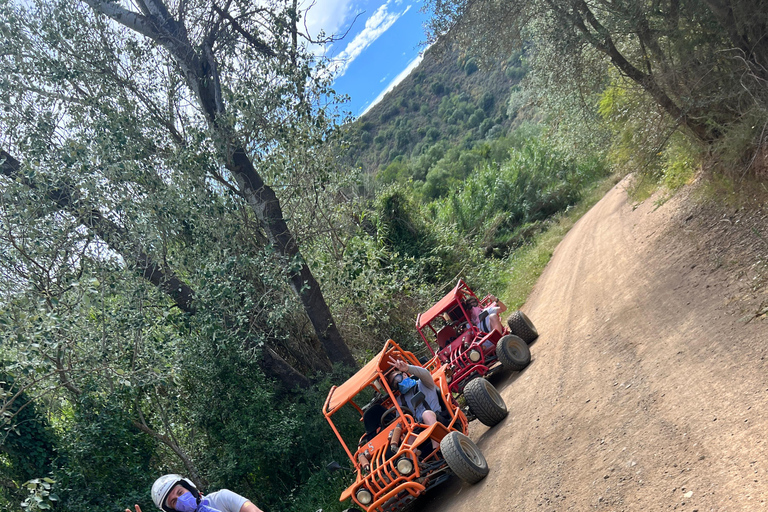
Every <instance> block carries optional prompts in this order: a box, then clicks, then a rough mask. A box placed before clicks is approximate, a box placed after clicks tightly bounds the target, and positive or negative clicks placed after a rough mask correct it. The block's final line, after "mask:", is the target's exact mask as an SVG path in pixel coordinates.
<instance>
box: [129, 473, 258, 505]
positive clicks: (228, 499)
mask: <svg viewBox="0 0 768 512" xmlns="http://www.w3.org/2000/svg"><path fill="white" fill-rule="evenodd" d="M152 501H154V502H155V505H156V506H157V508H159V509H160V510H163V511H164V512H175V511H178V512H261V510H260V509H259V508H258V507H257V506H256V505H254V504H253V503H251V502H250V501H249V500H248V499H247V498H244V497H242V496H240V495H239V494H237V493H234V492H232V491H230V490H229V489H222V490H220V491H216V492H212V493H210V494H208V495H206V496H203V495H202V494H201V493H200V492H199V491H198V490H197V487H195V484H193V483H192V482H191V481H190V480H189V479H187V478H184V477H183V476H181V475H175V474H171V475H163V476H161V477H160V478H158V479H157V480H155V483H154V484H152ZM134 508H135V509H136V512H141V507H139V506H138V505H134ZM125 512H131V509H128V508H127V509H125Z"/></svg>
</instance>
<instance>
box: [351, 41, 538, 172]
mask: <svg viewBox="0 0 768 512" xmlns="http://www.w3.org/2000/svg"><path fill="white" fill-rule="evenodd" d="M520 56H521V55H520V54H519V53H516V54H514V55H511V56H510V57H509V58H508V59H506V60H505V61H501V62H498V63H497V64H496V65H493V66H490V67H488V68H487V69H486V68H483V69H481V68H480V67H479V65H478V63H477V61H476V60H475V59H474V58H471V57H469V58H468V57H466V56H464V55H463V54H462V53H461V52H459V51H458V50H456V49H445V50H441V51H437V50H436V49H434V48H430V49H428V50H427V51H426V52H425V54H424V59H423V60H422V62H421V63H420V64H419V66H418V67H417V68H416V69H414V70H413V71H412V72H411V74H410V75H409V76H408V77H406V78H405V79H404V80H403V81H402V82H401V83H400V84H398V86H397V87H395V89H393V90H392V91H391V92H390V93H388V94H387V95H386V96H385V97H384V98H383V99H382V100H381V101H380V102H379V103H378V104H377V105H375V106H374V107H373V108H371V110H369V111H368V112H367V113H366V114H365V115H364V116H362V117H361V118H359V119H358V120H357V121H355V122H354V123H353V124H352V126H351V127H350V130H351V132H350V133H351V141H352V145H351V148H350V149H349V152H348V158H349V159H350V161H351V163H352V164H353V165H354V166H356V167H361V168H363V169H364V170H365V171H366V172H368V173H375V172H376V171H378V170H380V169H383V168H385V167H386V166H387V165H389V164H390V163H392V162H396V161H403V160H408V159H411V158H415V157H418V156H420V155H422V154H425V153H427V152H428V150H429V149H430V148H431V147H433V146H434V145H436V144H440V143H448V144H449V145H451V146H460V147H464V148H467V147H470V146H471V144H472V143H473V142H474V141H477V140H481V139H483V138H486V137H489V138H492V137H494V136H495V135H498V134H501V133H503V132H504V131H505V129H506V128H507V127H508V126H509V124H510V122H511V119H510V118H509V117H508V116H507V99H508V98H509V93H510V90H511V88H512V87H513V86H514V85H515V84H516V83H517V82H518V81H519V80H520V78H522V76H523V75H524V74H525V68H524V67H523V64H522V62H521V59H520ZM428 169H429V167H428V166H426V165H425V166H422V169H420V171H421V172H418V171H417V172H416V173H415V174H414V176H413V177H414V178H415V179H421V180H423V179H424V177H425V176H426V172H427V171H428Z"/></svg>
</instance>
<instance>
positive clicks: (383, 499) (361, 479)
mask: <svg viewBox="0 0 768 512" xmlns="http://www.w3.org/2000/svg"><path fill="white" fill-rule="evenodd" d="M389 356H393V357H394V358H396V359H398V358H399V359H402V360H404V361H406V362H407V363H408V364H412V365H417V366H420V363H419V361H418V360H417V359H416V356H414V355H413V354H412V353H411V352H407V351H404V350H403V349H401V348H400V346H399V345H398V344H397V343H395V342H394V341H392V340H388V341H387V342H386V344H385V345H384V349H383V350H382V351H381V352H380V353H379V354H378V355H376V357H374V358H373V359H372V360H371V361H369V362H368V364H366V365H365V366H364V367H363V368H362V369H361V370H360V371H358V372H357V373H356V374H355V375H353V376H352V377H351V378H350V379H349V380H347V381H346V382H345V383H344V384H342V385H341V386H333V387H332V388H331V390H330V392H329V393H328V398H327V399H326V401H325V404H324V405H323V415H324V416H325V418H326V419H327V420H328V423H329V424H330V425H331V428H332V429H333V431H334V432H335V433H336V436H337V437H338V439H339V441H340V442H341V444H342V446H343V447H344V450H345V451H346V452H347V455H348V456H349V460H350V461H351V462H352V464H353V465H354V471H355V481H354V483H352V485H350V486H349V487H347V489H346V490H344V492H342V493H341V497H340V501H346V500H348V499H351V500H352V502H353V503H354V504H355V506H357V507H360V508H362V509H363V510H365V511H366V512H373V511H377V512H390V511H396V510H405V509H407V508H409V507H410V505H411V503H413V500H415V499H416V498H417V497H418V496H419V495H421V494H423V493H424V492H426V491H428V490H429V489H431V488H432V487H434V486H436V485H438V484H439V483H441V482H443V481H444V480H445V479H446V478H448V477H449V476H450V474H451V473H453V474H456V475H457V476H458V477H459V478H461V479H462V480H465V481H467V482H469V483H475V482H477V481H479V480H481V479H482V478H483V477H485V475H487V474H488V464H487V463H486V461H485V457H484V456H483V454H482V452H481V451H480V449H479V448H478V447H477V446H476V445H475V443H473V442H472V440H471V439H469V437H467V435H466V434H467V418H466V416H465V415H464V413H463V412H462V411H461V409H460V408H459V406H458V404H457V403H456V400H455V399H454V397H453V394H452V393H451V391H450V389H449V386H448V382H447V381H446V377H445V371H444V368H443V367H438V366H437V365H436V364H432V365H430V366H427V369H428V370H429V371H430V373H431V375H432V378H433V379H434V381H435V384H436V385H437V388H438V396H439V399H440V402H441V407H442V410H443V412H442V413H441V414H442V417H443V418H442V420H441V421H438V422H437V423H435V424H434V425H429V426H428V425H426V424H421V423H418V422H417V420H416V419H415V415H414V414H413V412H411V411H410V410H409V409H408V408H406V407H404V406H402V405H400V403H399V401H398V400H397V396H398V394H399V391H398V390H397V389H395V390H393V389H391V388H390V386H389V383H388V382H387V376H388V374H389V372H390V371H392V370H393V367H391V366H390V364H389V362H388V361H389ZM436 361H437V360H436V359H435V360H433V362H436ZM477 381H478V385H480V386H482V387H483V389H484V390H485V393H486V395H487V396H486V398H487V401H486V403H487V406H488V407H491V408H493V409H494V410H495V411H496V413H497V415H498V416H499V417H500V418H503V417H504V416H505V415H506V414H507V408H506V405H505V404H504V400H503V399H502V398H501V396H500V395H499V393H498V392H497V391H496V389H495V388H494V387H493V385H492V384H490V383H489V382H488V381H486V380H485V379H477ZM419 394H421V393H419ZM421 395H422V397H421V398H423V394H421ZM416 396H417V398H415V399H414V400H418V399H419V398H418V394H417V395H416ZM363 402H366V403H365V405H362V406H361V405H360V403H363ZM411 403H412V405H414V407H416V403H414V401H412V402H411ZM345 406H346V407H345ZM349 407H351V408H353V409H354V410H356V411H357V414H359V415H360V421H361V423H362V425H363V428H361V430H363V429H364V430H365V432H364V433H363V434H362V436H361V437H360V440H359V441H357V440H349V439H348V440H347V441H349V444H351V445H352V448H350V447H349V445H348V442H347V441H345V440H344V438H343V437H342V435H341V434H340V433H339V429H337V428H336V425H335V424H334V421H333V416H334V414H336V413H338V412H339V411H341V410H345V409H346V410H349ZM444 413H447V414H444ZM432 440H435V441H436V442H438V443H439V446H440V447H439V449H435V448H433V445H432ZM393 444H394V446H396V447H397V449H396V450H392V448H391V446H392V445H393ZM355 445H356V446H355ZM329 469H341V466H340V465H338V464H337V463H332V464H331V466H329ZM350 510H354V509H350Z"/></svg>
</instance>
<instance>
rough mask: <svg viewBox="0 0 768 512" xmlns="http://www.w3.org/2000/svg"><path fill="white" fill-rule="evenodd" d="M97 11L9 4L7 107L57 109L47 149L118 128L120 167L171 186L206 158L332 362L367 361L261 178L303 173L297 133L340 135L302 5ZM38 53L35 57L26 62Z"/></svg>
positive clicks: (107, 155)
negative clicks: (325, 109)
mask: <svg viewBox="0 0 768 512" xmlns="http://www.w3.org/2000/svg"><path fill="white" fill-rule="evenodd" d="M84 5H85V4H84V3H80V4H74V5H70V4H68V3H66V2H59V3H57V4H53V5H50V4H49V5H46V4H43V3H41V4H40V5H39V6H38V7H37V8H36V9H35V10H34V11H29V12H25V9H24V8H23V7H16V8H14V7H12V6H10V5H8V6H6V7H5V10H6V11H7V13H8V15H7V18H6V19H7V20H8V22H9V24H8V26H7V29H6V32H7V33H10V34H13V35H14V36H15V39H14V45H15V48H14V50H15V51H16V53H13V52H9V55H7V56H6V58H5V62H4V63H5V68H6V69H7V70H8V72H7V74H6V75H5V77H4V82H5V83H4V84H3V89H4V90H5V91H6V92H5V96H6V98H5V102H12V101H14V100H15V101H20V102H21V103H23V104H26V106H27V108H29V109H30V110H31V111H36V112H38V113H39V115H40V117H44V116H45V111H46V109H47V111H48V112H49V118H48V124H47V125H44V126H40V125H39V124H38V125H37V129H38V130H43V131H47V133H42V132H41V131H38V133H35V134H34V135H35V136H37V137H38V139H39V140H38V142H37V144H38V145H42V144H44V141H46V140H48V141H50V140H51V139H50V136H51V135H52V134H53V133H56V132H57V131H58V132H61V131H62V130H67V137H66V138H68V139H69V143H70V144H71V145H73V146H74V147H79V146H78V144H81V142H78V141H82V137H83V136H87V137H93V136H94V132H95V131H98V130H104V129H105V128H106V127H107V123H112V126H111V127H110V128H109V129H111V130H113V131H116V133H113V134H112V136H111V137H100V139H101V140H98V143H99V144H101V147H100V148H99V151H100V152H101V153H102V154H101V155H99V157H100V158H103V159H105V160H106V159H109V160H111V161H112V163H113V165H123V166H125V165H147V164H149V163H150V162H151V165H154V166H157V167H156V169H155V172H156V175H155V177H154V178H152V179H158V178H159V177H160V175H161V174H162V173H163V172H168V170H169V169H178V171H176V172H182V173H183V172H189V170H188V167H189V164H190V163H192V162H190V161H189V160H187V161H186V162H185V161H184V158H187V159H195V161H194V165H195V166H197V167H201V166H202V167H203V168H205V170H204V172H203V173H202V174H200V173H198V174H196V175H195V178H197V179H200V180H215V181H216V182H218V183H219V185H220V186H221V187H223V188H222V190H226V191H227V192H228V193H231V194H234V195H236V196H237V197H238V198H239V200H241V201H243V203H244V204H247V205H248V206H249V207H250V208H251V209H252V211H253V212H254V214H255V215H256V217H257V219H258V221H259V223H260V226H261V228H262V229H263V231H264V233H265V235H266V241H268V243H269V245H270V246H271V247H273V248H274V250H275V253H276V256H278V257H279V258H281V259H282V260H283V261H284V264H285V266H286V277H287V279H288V282H289V283H290V285H291V287H292V288H293V289H294V292H295V293H296V294H297V296H298V297H299V299H300V301H301V303H302V305H303V308H304V310H305V311H306V313H307V315H308V317H309V319H310V321H311V322H312V325H313V326H314V329H315V331H316V333H317V336H318V339H319V340H320V342H321V344H322V345H323V347H324V351H325V353H326V354H327V357H328V358H329V359H330V360H331V362H342V363H344V364H346V365H348V366H354V365H355V362H354V359H353V357H352V355H351V353H350V351H349V349H348V348H347V347H346V345H345V344H344V342H343V340H342V339H341V337H340V335H339V333H338V329H337V328H336V326H335V324H334V322H333V318H332V316H331V314H330V311H329V309H328V307H327V305H326V304H325V301H324V299H323V295H322V292H321V290H320V287H319V284H318V283H317V281H316V280H315V278H314V277H313V275H312V273H311V271H310V269H309V266H308V264H307V263H306V261H304V258H303V257H302V254H301V252H300V251H299V245H298V241H297V240H296V237H295V236H294V235H293V233H292V231H291V229H289V227H288V225H287V223H286V222H285V219H284V218H283V212H282V209H281V206H280V202H279V200H278V198H277V196H276V194H275V192H274V190H273V189H272V188H271V187H270V186H268V185H267V184H266V183H265V182H264V179H263V177H262V174H261V173H265V172H266V173H270V174H274V173H275V172H286V170H285V169H286V168H287V169H290V167H292V164H291V163H289V162H290V157H289V156H288V154H289V153H290V151H285V150H284V149H283V148H282V145H283V144H286V143H287V142H288V141H289V140H291V138H292V137H295V138H296V139H298V141H297V143H299V144H301V143H308V144H317V143H318V138H319V139H321V140H322V139H324V138H327V137H328V130H329V129H331V128H330V125H329V123H328V119H327V118H326V117H325V116H324V114H323V113H322V112H320V111H318V110H317V109H316V108H315V107H313V106H312V102H313V101H314V99H316V98H317V97H318V95H320V94H323V93H324V92H325V89H324V87H325V86H324V84H323V83H321V82H316V81H314V80H313V79H312V77H311V74H312V73H314V72H321V71H320V68H319V67H315V68H313V67H312V66H311V59H310V58H309V57H308V56H307V54H306V53H305V52H304V51H303V50H302V48H301V46H300V45H299V41H298V38H299V37H301V34H300V33H299V32H298V28H297V25H296V23H297V22H298V16H299V14H298V12H297V11H296V9H295V8H294V6H293V5H292V4H291V3H290V2H289V3H288V4H286V5H278V6H276V7H275V8H274V9H271V10H262V9H250V8H248V6H245V5H239V4H229V5H230V7H229V9H230V10H229V11H224V10H221V9H220V8H218V7H217V6H215V5H207V6H206V5H199V4H195V5H190V4H181V5H180V6H179V9H180V10H179V11H178V12H177V13H176V14H175V16H176V17H177V18H178V20H177V19H175V18H174V17H172V16H171V13H170V11H169V10H168V8H167V6H165V5H164V4H163V3H162V2H155V1H153V2H147V3H145V2H142V3H141V12H133V11H130V10H127V9H124V8H122V7H121V6H120V5H119V4H116V3H102V2H98V1H93V2H90V4H89V5H90V6H91V8H92V9H93V12H94V13H96V15H95V16H94V14H92V13H89V12H88V7H86V8H85V9H83V6H84ZM30 14H34V15H36V16H37V17H38V19H39V21H38V22H39V24H40V25H39V26H40V27H41V28H35V27H33V26H32V25H31V24H28V23H25V22H22V21H21V20H23V19H24V17H25V16H29V15H30ZM108 17H111V18H108ZM109 19H114V20H116V21H117V22H119V23H122V24H123V25H124V26H126V27H129V28H130V29H131V30H135V31H136V33H137V34H141V37H143V38H144V39H142V38H141V37H140V38H136V37H134V36H133V35H132V33H131V32H129V31H128V32H127V31H126V30H120V28H119V26H118V25H116V23H114V22H111V21H108V20H109ZM179 20H180V21H179ZM14 22H16V24H14ZM262 26H264V27H266V29H260V28H259V27H262ZM260 30H261V32H260ZM41 35H42V36H43V37H41V38H40V39H37V37H38V36H41ZM57 46H58V47H57ZM25 51H28V52H29V53H27V54H25V53H24V52H25ZM30 53H31V55H33V56H34V57H35V58H34V59H28V60H26V61H25V60H23V59H24V55H29V54H30ZM45 66H48V67H49V68H53V69H54V70H55V71H54V72H48V71H46V69H45ZM275 84H277V85H275ZM185 87H186V90H185ZM258 90H261V91H264V95H263V96H262V97H255V96H254V95H253V94H252V92H251V91H258ZM193 104H194V105H196V107H195V108H191V105H193ZM15 110H17V114H18V115H24V114H23V113H20V112H18V107H17V108H16V109H15ZM30 113H31V112H28V113H27V116H28V117H29V114H30ZM59 115H63V116H64V117H58V116H59ZM315 121H316V122H317V125H318V126H320V127H321V129H320V130H316V133H315V134H314V135H309V134H307V133H306V132H304V133H301V132H302V128H301V126H304V125H306V124H307V123H314V122H315ZM115 122H116V123H117V126H116V125H115ZM130 122H137V123H141V124H140V125H139V126H129V125H128V123H130ZM145 123H148V124H145ZM25 124H27V123H22V125H21V126H20V127H17V128H15V129H12V130H10V133H13V136H16V137H18V136H24V137H29V136H30V135H31V133H30V132H29V131H28V132H27V133H21V131H22V130H23V129H24V128H25V126H24V125H25ZM65 125H67V126H65ZM78 125H79V126H78ZM45 126H47V130H44V128H45ZM118 126H119V128H118ZM27 127H28V125H27ZM323 127H324V128H323ZM14 132H15V133H14ZM99 135H100V134H99ZM78 136H80V137H81V138H80V139H78ZM308 137H315V140H310V139H309V138H308ZM108 138H109V139H111V140H105V139H108ZM16 140H19V139H16ZM57 142H58V141H57ZM125 144H130V145H131V146H132V148H133V150H130V149H127V148H126V147H125ZM88 145H89V144H82V146H88ZM90 145H91V146H92V144H90ZM7 149H8V150H13V149H14V148H12V147H9V148H7ZM19 149H20V150H21V151H19V152H20V153H24V154H26V153H29V151H28V150H27V148H23V147H20V148H19ZM73 153H74V156H73V157H72V159H74V160H75V161H77V159H78V158H79V157H78V156H77V154H76V153H77V152H76V151H74V152H73ZM28 156H29V157H32V154H29V155H28ZM40 156H42V157H44V155H40ZM34 157H35V158H39V157H38V156H37V155H35V156H34ZM142 159H143V161H142ZM254 161H256V162H257V163H258V166H259V168H258V169H257V167H256V166H255V165H254ZM118 162H120V163H118ZM78 163H79V162H78ZM185 167H186V168H185ZM281 167H282V169H283V171H280V168H281ZM275 177H276V175H275ZM98 206H99V207H102V205H98Z"/></svg>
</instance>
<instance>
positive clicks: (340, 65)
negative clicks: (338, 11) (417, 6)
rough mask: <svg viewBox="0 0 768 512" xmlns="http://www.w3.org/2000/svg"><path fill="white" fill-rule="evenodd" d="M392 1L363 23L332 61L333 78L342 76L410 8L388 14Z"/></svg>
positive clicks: (389, 0) (388, 0)
mask: <svg viewBox="0 0 768 512" xmlns="http://www.w3.org/2000/svg"><path fill="white" fill-rule="evenodd" d="M393 1H394V0H387V2H386V3H385V4H383V5H381V6H380V7H379V8H378V9H376V11H374V13H373V14H372V15H371V17H370V18H368V19H367V20H366V21H365V27H364V28H363V30H361V31H360V33H358V34H357V35H356V36H355V37H354V38H353V39H352V41H350V42H349V44H347V47H346V48H344V50H342V51H341V52H339V54H338V55H336V57H335V58H334V59H333V60H334V62H335V63H336V67H335V76H336V77H340V76H343V75H344V73H346V72H347V69H348V68H349V65H350V64H352V62H353V61H354V60H355V59H356V58H358V57H359V56H360V54H362V53H363V52H364V51H365V50H366V49H367V48H368V47H369V46H371V44H373V42H374V41H376V39H378V38H379V37H381V35H382V34H384V33H385V32H386V31H387V30H389V29H390V27H392V25H393V24H394V23H395V22H396V21H397V20H398V19H399V18H400V16H402V15H403V14H405V13H407V12H408V11H409V10H410V8H411V6H410V5H408V6H407V7H406V8H405V10H404V11H403V12H389V9H388V8H389V6H390V4H391V3H392V2H393Z"/></svg>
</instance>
